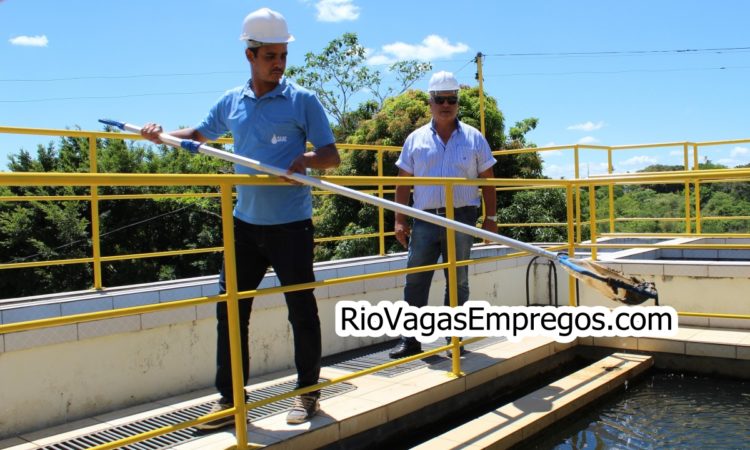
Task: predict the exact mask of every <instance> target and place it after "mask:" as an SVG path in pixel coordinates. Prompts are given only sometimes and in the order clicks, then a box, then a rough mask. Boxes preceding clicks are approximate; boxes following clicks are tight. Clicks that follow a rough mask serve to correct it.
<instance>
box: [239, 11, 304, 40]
mask: <svg viewBox="0 0 750 450" xmlns="http://www.w3.org/2000/svg"><path fill="white" fill-rule="evenodd" d="M240 40H241V41H257V42H262V43H264V44H283V43H284V42H292V41H293V40H294V36H292V35H291V34H289V29H288V28H287V26H286V19H284V16H282V15H281V14H279V13H277V12H276V11H272V10H270V9H268V8H261V9H259V10H257V11H253V12H251V13H250V14H248V15H247V17H245V21H244V22H242V34H241V35H240Z"/></svg>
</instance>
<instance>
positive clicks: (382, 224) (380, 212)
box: [378, 148, 385, 256]
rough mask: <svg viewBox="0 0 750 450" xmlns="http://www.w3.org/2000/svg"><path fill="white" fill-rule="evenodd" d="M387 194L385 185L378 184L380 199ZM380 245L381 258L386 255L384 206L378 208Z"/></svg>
mask: <svg viewBox="0 0 750 450" xmlns="http://www.w3.org/2000/svg"><path fill="white" fill-rule="evenodd" d="M378 178H383V149H382V148H379V149H378ZM384 195H385V193H384V192H383V184H382V183H381V184H378V197H380V198H383V196H384ZM378 232H379V236H378V243H379V248H380V256H383V255H385V210H384V209H383V207H382V206H378Z"/></svg>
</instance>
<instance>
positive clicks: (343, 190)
mask: <svg viewBox="0 0 750 450" xmlns="http://www.w3.org/2000/svg"><path fill="white" fill-rule="evenodd" d="M101 122H103V123H107V124H109V125H114V126H117V127H120V128H122V129H123V130H127V131H130V132H133V133H140V131H141V127H139V126H137V125H132V124H129V123H121V122H116V121H101ZM159 138H160V139H161V141H162V142H164V143H165V144H168V145H171V146H173V147H182V148H185V149H187V150H190V151H192V152H200V153H203V154H204V155H209V156H214V157H216V158H220V159H223V160H225V161H228V162H232V163H235V164H240V165H243V166H246V167H250V168H252V169H256V170H260V171H262V172H265V173H269V174H271V175H276V176H279V177H285V178H287V179H290V180H294V181H297V182H298V183H300V184H304V185H307V186H312V187H316V188H319V189H322V190H325V191H331V192H335V193H337V194H340V195H343V196H345V197H348V198H351V199H354V200H359V201H362V202H365V203H369V204H371V205H375V206H382V207H383V208H385V209H388V210H390V211H394V212H399V213H402V214H406V215H408V216H411V217H416V218H417V219H420V220H423V221H425V222H429V223H432V224H435V225H439V226H442V227H446V228H450V229H452V230H454V231H458V232H459V233H465V234H468V235H470V236H474V237H476V238H479V239H485V240H487V241H492V242H497V243H500V244H505V245H507V246H509V247H513V248H515V249H517V250H521V251H525V252H529V253H531V254H533V255H538V256H541V257H543V258H548V259H551V260H558V259H559V258H558V257H557V254H555V253H553V252H550V251H548V250H545V249H543V248H540V247H537V246H534V245H531V244H527V243H525V242H521V241H517V240H515V239H511V238H509V237H506V236H502V235H499V234H495V233H491V232H489V231H486V230H483V229H481V228H477V227H475V226H470V225H466V224H463V223H461V222H456V221H454V220H448V219H446V218H445V217H441V216H438V215H435V214H430V213H428V212H425V211H422V210H421V209H416V208H412V207H411V206H406V205H402V204H400V203H396V202H393V201H390V200H386V199H384V198H378V197H376V196H373V195H369V194H365V193H362V192H359V191H357V190H354V189H351V188H348V187H345V186H340V185H338V184H334V183H331V182H329V181H325V180H320V179H317V178H313V177H310V176H307V175H302V174H299V173H291V174H290V173H287V171H286V170H285V169H280V168H278V167H274V166H269V165H267V164H263V163H261V162H259V161H256V160H254V159H251V158H246V157H244V156H240V155H236V154H234V153H229V152H225V151H223V150H218V149H215V148H213V147H209V146H208V145H205V144H201V143H200V142H196V141H191V140H189V139H179V138H176V137H174V136H171V135H169V134H167V133H161V134H160V135H159Z"/></svg>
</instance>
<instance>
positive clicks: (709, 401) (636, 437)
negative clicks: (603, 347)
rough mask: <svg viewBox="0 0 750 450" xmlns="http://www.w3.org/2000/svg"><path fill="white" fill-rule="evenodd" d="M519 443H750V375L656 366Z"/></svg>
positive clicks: (653, 446) (646, 445) (542, 446)
mask: <svg viewBox="0 0 750 450" xmlns="http://www.w3.org/2000/svg"><path fill="white" fill-rule="evenodd" d="M519 448H532V449H693V448H695V449H698V448H701V449H750V381H742V380H729V379H718V378H711V377H706V376H702V375H690V374H675V373H663V372H655V373H653V374H652V375H647V376H646V377H644V378H642V379H640V380H638V381H637V383H631V384H630V385H629V386H627V388H626V389H625V391H624V392H621V393H618V394H616V395H614V396H612V397H609V398H607V399H605V400H604V401H603V402H602V403H597V404H594V405H593V406H590V407H588V408H585V410H584V411H579V412H578V413H576V415H575V417H573V418H569V419H568V420H566V421H564V422H562V423H558V424H555V425H553V426H552V427H551V429H549V430H546V431H545V432H543V433H542V435H541V436H539V437H536V438H533V439H531V440H527V441H526V442H524V443H523V444H521V445H520V446H519Z"/></svg>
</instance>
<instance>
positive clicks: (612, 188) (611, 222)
mask: <svg viewBox="0 0 750 450" xmlns="http://www.w3.org/2000/svg"><path fill="white" fill-rule="evenodd" d="M612 172H614V167H613V166H612V147H609V148H607V173H608V174H610V175H612ZM607 190H608V193H609V232H610V233H614V232H615V185H614V183H609V185H608V186H607Z"/></svg>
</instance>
